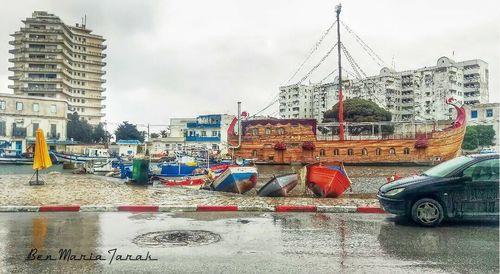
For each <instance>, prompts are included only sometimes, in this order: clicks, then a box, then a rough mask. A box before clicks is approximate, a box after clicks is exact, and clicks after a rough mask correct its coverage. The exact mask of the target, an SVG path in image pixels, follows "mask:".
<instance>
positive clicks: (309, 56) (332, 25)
mask: <svg viewBox="0 0 500 274" xmlns="http://www.w3.org/2000/svg"><path fill="white" fill-rule="evenodd" d="M335 24H337V21H334V22H333V23H332V24H331V25H330V27H328V29H327V30H326V31H325V32H324V33H323V35H322V36H321V38H320V39H319V40H318V41H317V42H316V44H315V45H314V46H313V47H312V49H311V51H310V52H309V54H308V55H307V57H306V59H305V60H304V61H303V62H302V64H300V66H299V68H298V69H297V70H296V71H295V73H294V74H293V75H292V77H290V79H288V81H287V82H286V85H288V84H289V83H290V81H292V79H293V78H294V77H295V76H296V75H297V73H299V71H300V70H301V69H302V67H304V65H305V63H306V62H307V61H308V60H309V58H311V56H312V55H313V53H314V52H316V50H317V49H318V48H319V46H320V44H321V42H323V39H325V37H326V36H327V35H328V33H329V32H330V30H331V29H332V28H333V27H334V26H335Z"/></svg>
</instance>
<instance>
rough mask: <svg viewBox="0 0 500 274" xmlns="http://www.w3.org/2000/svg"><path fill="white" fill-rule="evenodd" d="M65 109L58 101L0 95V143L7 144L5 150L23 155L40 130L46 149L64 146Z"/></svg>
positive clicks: (63, 101) (64, 104) (62, 103)
mask: <svg viewBox="0 0 500 274" xmlns="http://www.w3.org/2000/svg"><path fill="white" fill-rule="evenodd" d="M67 109H68V103H67V102H66V101H65V100H61V99H54V98H33V97H31V96H20V95H14V94H7V93H0V144H4V143H5V142H9V143H11V146H10V147H8V149H12V150H16V152H17V153H18V154H21V153H24V152H26V151H27V150H29V147H30V145H32V144H34V143H35V133H36V130H37V129H38V128H41V129H42V130H43V132H44V133H45V136H46V140H47V144H48V145H49V146H50V148H51V149H59V148H58V147H57V146H59V145H64V144H66V143H67V142H66V120H67ZM59 150H60V149H59Z"/></svg>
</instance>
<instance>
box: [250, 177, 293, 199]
mask: <svg viewBox="0 0 500 274" xmlns="http://www.w3.org/2000/svg"><path fill="white" fill-rule="evenodd" d="M298 182H299V177H298V175H297V174H295V173H290V174H283V175H279V176H274V177H273V178H272V179H271V180H270V181H269V182H267V183H266V184H265V185H264V186H263V187H261V188H260V189H259V191H258V192H257V194H258V195H259V196H261V197H286V196H287V195H288V193H289V192H290V191H292V189H293V188H294V187H295V186H297V183H298Z"/></svg>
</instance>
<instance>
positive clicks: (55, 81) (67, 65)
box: [9, 11, 106, 125]
mask: <svg viewBox="0 0 500 274" xmlns="http://www.w3.org/2000/svg"><path fill="white" fill-rule="evenodd" d="M22 22H23V23H24V27H22V28H21V29H20V30H19V31H16V32H15V33H14V34H12V35H11V36H13V37H14V41H10V42H9V44H11V45H13V46H14V49H12V50H10V51H9V52H10V53H12V54H14V58H11V59H9V61H10V62H12V63H14V66H12V67H10V68H9V70H10V71H13V72H14V76H10V77H9V79H10V80H13V81H14V84H13V85H10V86H9V88H11V89H13V90H14V94H17V95H27V96H41V97H50V98H57V99H63V100H66V101H67V102H68V112H77V113H78V114H79V115H80V116H81V117H83V118H85V119H86V120H87V121H88V122H89V123H90V124H94V125H95V124H98V123H99V122H101V119H102V117H104V115H105V114H104V113H103V109H104V108H105V105H104V104H103V101H104V100H105V99H106V97H105V96H103V92H104V91H105V88H104V87H102V84H103V83H105V82H106V80H104V79H103V75H104V74H105V73H106V72H105V71H104V70H103V67H104V66H105V65H106V63H105V62H103V58H105V57H106V54H104V53H103V50H104V49H106V45H103V42H104V41H105V39H104V38H103V37H102V36H100V35H96V34H92V30H90V29H88V28H87V27H86V22H83V24H76V25H75V26H69V25H66V24H64V23H63V22H62V21H61V19H60V18H59V17H57V16H55V15H54V14H50V13H47V12H45V11H35V12H33V16H32V17H30V18H26V20H23V21H22Z"/></svg>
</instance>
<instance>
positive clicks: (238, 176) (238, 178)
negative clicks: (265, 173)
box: [212, 167, 257, 194]
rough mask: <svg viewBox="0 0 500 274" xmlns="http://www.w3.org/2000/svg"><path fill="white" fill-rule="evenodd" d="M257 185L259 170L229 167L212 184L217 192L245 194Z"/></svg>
mask: <svg viewBox="0 0 500 274" xmlns="http://www.w3.org/2000/svg"><path fill="white" fill-rule="evenodd" d="M256 184H257V168H255V167H228V168H227V169H226V170H225V171H224V172H223V173H222V174H221V175H220V176H219V177H217V178H216V179H215V180H214V181H213V183H212V189H213V190H215V191H222V192H232V193H239V194H243V193H245V192H247V191H249V190H250V189H252V188H254V187H255V185H256Z"/></svg>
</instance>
